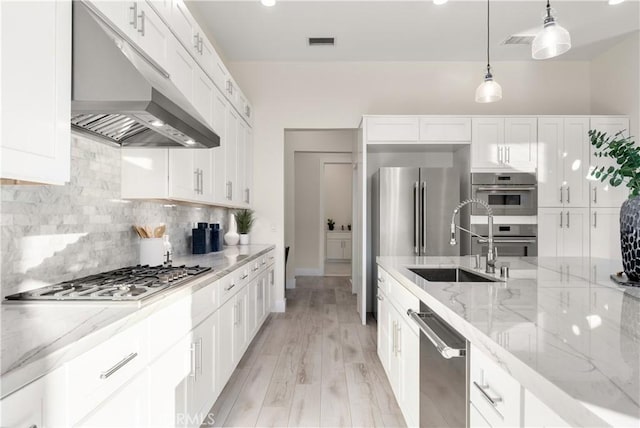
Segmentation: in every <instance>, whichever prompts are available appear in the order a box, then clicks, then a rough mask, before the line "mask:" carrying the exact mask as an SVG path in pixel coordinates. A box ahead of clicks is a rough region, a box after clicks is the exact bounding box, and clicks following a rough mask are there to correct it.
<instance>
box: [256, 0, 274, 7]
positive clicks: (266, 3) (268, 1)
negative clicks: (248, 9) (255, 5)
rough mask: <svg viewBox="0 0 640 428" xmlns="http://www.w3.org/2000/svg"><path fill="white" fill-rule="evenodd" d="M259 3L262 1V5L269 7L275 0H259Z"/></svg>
mask: <svg viewBox="0 0 640 428" xmlns="http://www.w3.org/2000/svg"><path fill="white" fill-rule="evenodd" d="M260 3H262V5H263V6H267V7H271V6H275V4H276V0H260Z"/></svg>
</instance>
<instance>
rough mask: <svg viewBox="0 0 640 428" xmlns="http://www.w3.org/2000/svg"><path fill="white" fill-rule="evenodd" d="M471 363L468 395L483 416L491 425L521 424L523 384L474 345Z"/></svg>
mask: <svg viewBox="0 0 640 428" xmlns="http://www.w3.org/2000/svg"><path fill="white" fill-rule="evenodd" d="M470 365H471V373H470V380H469V388H470V392H469V397H470V400H471V403H473V405H474V406H475V407H476V409H477V410H478V412H480V414H481V415H482V417H483V418H484V419H485V420H486V421H487V422H488V423H489V424H490V425H491V426H492V427H513V426H519V425H520V395H521V392H520V384H519V383H518V382H517V381H516V380H515V379H514V378H512V377H511V375H509V374H508V373H507V372H506V371H504V370H503V369H502V368H501V367H499V366H498V365H497V364H496V363H494V362H493V361H491V360H490V359H489V358H488V357H487V356H485V355H484V354H483V353H482V352H481V351H479V350H478V349H477V348H475V347H473V346H472V347H471V364H470ZM492 401H493V403H492Z"/></svg>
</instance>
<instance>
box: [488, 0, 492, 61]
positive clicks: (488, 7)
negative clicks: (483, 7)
mask: <svg viewBox="0 0 640 428" xmlns="http://www.w3.org/2000/svg"><path fill="white" fill-rule="evenodd" d="M489 1H490V0H487V73H491V71H490V70H491V62H490V61H489V40H490V39H489V36H490V35H489V22H490V19H489V13H490V11H489Z"/></svg>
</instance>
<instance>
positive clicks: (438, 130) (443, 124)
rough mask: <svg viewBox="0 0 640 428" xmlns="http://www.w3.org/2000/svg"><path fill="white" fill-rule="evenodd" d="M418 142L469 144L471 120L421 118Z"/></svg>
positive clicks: (465, 118) (459, 118)
mask: <svg viewBox="0 0 640 428" xmlns="http://www.w3.org/2000/svg"><path fill="white" fill-rule="evenodd" d="M420 141H425V142H435V143H446V142H452V143H460V142H471V119H470V118H468V117H422V118H420Z"/></svg>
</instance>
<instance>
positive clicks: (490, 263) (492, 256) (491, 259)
mask: <svg viewBox="0 0 640 428" xmlns="http://www.w3.org/2000/svg"><path fill="white" fill-rule="evenodd" d="M468 204H478V205H482V206H483V207H484V208H485V209H486V210H487V221H488V223H489V237H488V239H487V242H488V244H489V250H488V251H487V268H486V270H485V272H486V273H495V272H496V261H497V259H498V252H497V250H496V248H495V246H494V245H493V211H492V210H491V207H490V206H489V204H487V203H486V202H485V201H482V200H480V199H467V200H465V201H462V202H460V204H458V206H457V207H456V208H455V209H454V210H453V214H452V215H451V241H450V244H451V245H456V229H460V230H462V231H465V232H467V233H468V234H470V235H473V236H477V237H479V238H484V237H483V236H480V235H478V234H477V233H473V232H472V231H470V230H468V229H465V228H464V227H460V226H458V225H457V224H456V214H458V212H459V211H460V208H462V207H464V206H465V205H468Z"/></svg>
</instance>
